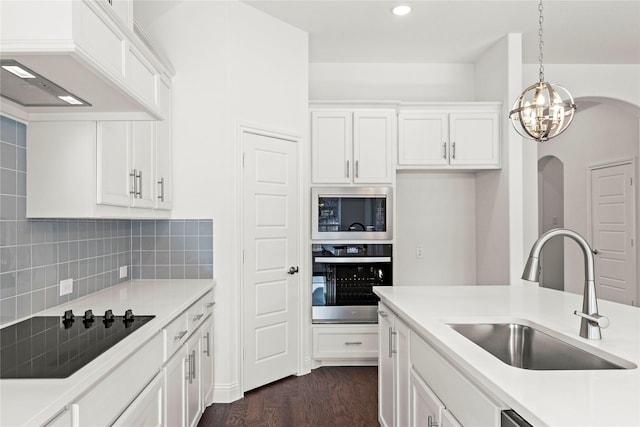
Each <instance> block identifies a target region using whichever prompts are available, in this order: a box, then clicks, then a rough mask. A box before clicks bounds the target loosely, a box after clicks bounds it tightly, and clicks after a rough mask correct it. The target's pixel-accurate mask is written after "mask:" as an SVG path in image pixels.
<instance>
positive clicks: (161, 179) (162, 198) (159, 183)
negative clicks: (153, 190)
mask: <svg viewBox="0 0 640 427" xmlns="http://www.w3.org/2000/svg"><path fill="white" fill-rule="evenodd" d="M158 185H159V186H160V195H159V196H158V200H160V201H161V202H164V178H160V181H158Z"/></svg>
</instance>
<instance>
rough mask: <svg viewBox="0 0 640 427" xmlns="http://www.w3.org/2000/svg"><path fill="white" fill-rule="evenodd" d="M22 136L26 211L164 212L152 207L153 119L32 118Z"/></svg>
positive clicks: (82, 214) (90, 214)
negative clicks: (23, 138) (81, 119)
mask: <svg viewBox="0 0 640 427" xmlns="http://www.w3.org/2000/svg"><path fill="white" fill-rule="evenodd" d="M27 140H28V143H27V157H28V159H29V161H28V162H27V194H29V197H28V199H27V217H30V218H166V217H168V215H169V212H168V211H167V210H158V209H154V207H155V204H156V199H157V196H158V193H157V191H158V186H157V185H156V182H157V180H156V171H155V167H154V164H155V160H156V158H157V156H156V150H155V149H156V147H157V143H156V123H155V122H153V121H136V122H131V121H99V122H95V121H76V122H74V121H60V122H33V123H31V124H30V125H29V127H28V128H27Z"/></svg>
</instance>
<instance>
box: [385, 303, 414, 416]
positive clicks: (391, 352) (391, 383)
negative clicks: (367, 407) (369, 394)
mask: <svg viewBox="0 0 640 427" xmlns="http://www.w3.org/2000/svg"><path fill="white" fill-rule="evenodd" d="M378 328H379V332H378V336H379V337H380V344H379V348H380V354H379V356H378V384H379V387H378V399H379V402H378V407H379V413H378V419H379V421H380V425H381V426H383V427H391V426H397V427H403V426H407V425H409V412H408V410H409V404H408V402H409V385H408V383H409V377H408V371H409V328H408V327H407V325H406V324H405V323H404V322H403V321H402V320H400V318H398V317H397V316H395V315H394V314H393V312H392V311H391V310H389V308H388V307H386V306H385V305H384V304H380V306H379V310H378Z"/></svg>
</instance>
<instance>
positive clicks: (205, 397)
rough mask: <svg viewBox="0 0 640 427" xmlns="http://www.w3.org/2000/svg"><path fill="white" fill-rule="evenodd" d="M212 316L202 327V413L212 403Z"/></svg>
mask: <svg viewBox="0 0 640 427" xmlns="http://www.w3.org/2000/svg"><path fill="white" fill-rule="evenodd" d="M212 319H213V316H209V320H207V321H206V322H205V323H204V325H202V328H203V329H202V338H201V340H202V341H201V346H202V353H201V355H202V363H201V368H200V372H201V378H202V408H201V409H202V411H204V409H205V408H206V407H207V406H209V405H211V404H212V403H213V320H212Z"/></svg>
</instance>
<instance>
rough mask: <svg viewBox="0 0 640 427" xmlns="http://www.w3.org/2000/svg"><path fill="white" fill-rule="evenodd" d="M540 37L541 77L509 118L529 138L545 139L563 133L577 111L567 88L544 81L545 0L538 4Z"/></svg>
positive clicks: (521, 96)
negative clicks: (543, 28)
mask: <svg viewBox="0 0 640 427" xmlns="http://www.w3.org/2000/svg"><path fill="white" fill-rule="evenodd" d="M538 11H539V12H540V17H539V18H538V23H539V24H540V26H539V30H538V36H539V37H540V43H539V49H540V53H539V54H538V62H539V63H540V72H539V77H540V81H539V82H538V83H535V84H533V85H531V86H529V87H528V88H526V89H525V90H524V92H522V94H521V95H520V96H519V97H518V99H516V102H515V103H514V104H513V109H512V110H511V112H510V113H509V119H511V123H512V124H513V127H514V128H515V130H516V131H517V132H518V133H519V134H520V135H522V136H523V137H525V138H527V139H533V140H535V141H538V142H545V141H548V140H550V139H551V138H554V137H556V136H558V135H560V134H561V133H562V132H564V131H565V130H566V129H567V128H568V127H569V124H571V121H572V120H573V115H574V114H575V111H576V104H575V103H574V102H573V98H572V97H571V94H570V93H569V91H568V90H566V89H565V88H563V87H562V86H558V85H556V84H553V83H548V82H545V81H544V65H543V64H542V59H543V54H542V49H543V47H544V42H543V41H542V23H543V22H544V16H543V15H542V0H540V3H539V4H538Z"/></svg>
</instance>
